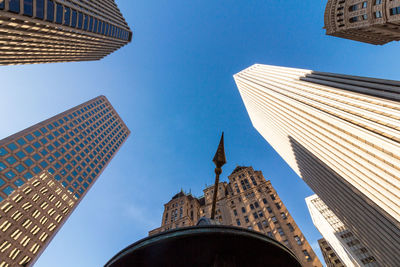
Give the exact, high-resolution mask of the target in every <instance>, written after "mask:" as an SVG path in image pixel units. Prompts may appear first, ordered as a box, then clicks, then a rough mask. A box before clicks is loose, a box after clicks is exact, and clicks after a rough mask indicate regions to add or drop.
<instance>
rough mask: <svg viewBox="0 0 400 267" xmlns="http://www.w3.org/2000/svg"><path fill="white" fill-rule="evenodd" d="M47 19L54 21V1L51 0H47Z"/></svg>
mask: <svg viewBox="0 0 400 267" xmlns="http://www.w3.org/2000/svg"><path fill="white" fill-rule="evenodd" d="M46 20H47V21H50V22H52V21H54V2H53V0H47V17H46Z"/></svg>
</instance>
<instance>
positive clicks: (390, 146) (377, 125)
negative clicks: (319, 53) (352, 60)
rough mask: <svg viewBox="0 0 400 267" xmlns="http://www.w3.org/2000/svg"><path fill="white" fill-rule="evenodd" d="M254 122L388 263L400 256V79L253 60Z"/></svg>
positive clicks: (247, 75) (249, 72) (248, 90)
mask: <svg viewBox="0 0 400 267" xmlns="http://www.w3.org/2000/svg"><path fill="white" fill-rule="evenodd" d="M234 78H235V81H236V84H237V86H238V88H239V92H240V94H241V97H242V99H243V102H244V104H245V106H246V109H247V111H248V113H249V116H250V119H251V121H252V123H253V126H254V127H255V128H256V129H257V130H258V132H259V133H260V134H261V135H262V136H263V137H264V138H265V139H266V140H267V141H268V142H269V144H270V145H271V146H272V147H273V148H274V149H275V150H276V151H277V152H278V153H279V154H280V156H281V157H282V158H283V159H284V160H285V161H286V162H287V163H288V164H289V165H290V167H291V168H292V169H293V170H294V171H295V172H296V173H297V174H298V175H299V176H300V177H301V178H302V179H303V180H304V181H305V182H306V183H307V184H308V185H309V186H310V187H311V189H312V190H313V191H314V192H315V193H316V194H317V195H318V196H319V197H320V198H321V199H322V200H323V202H324V203H325V204H326V205H327V206H328V207H329V209H331V210H332V212H333V213H334V214H335V215H336V216H337V217H338V218H339V220H340V221H342V222H343V224H344V225H345V226H346V227H347V228H348V229H349V230H350V231H351V232H352V233H353V234H354V235H355V236H356V237H357V238H358V239H359V240H360V241H362V242H363V243H364V244H365V245H366V246H367V247H368V248H369V249H370V251H371V253H372V254H373V255H374V256H376V260H377V261H378V262H379V263H380V264H381V265H386V266H396V265H397V264H398V262H399V261H400V256H399V253H398V251H399V249H400V223H399V221H400V192H399V184H400V131H399V129H400V127H399V126H400V125H399V122H400V102H399V101H400V82H397V81H389V80H382V79H373V78H365V77H356V76H349V75H341V74H333V73H323V72H315V71H310V70H303V69H294V68H284V67H276V66H268V65H259V64H256V65H253V66H251V67H249V68H248V69H245V70H244V71H242V72H240V73H238V74H236V75H235V76H234Z"/></svg>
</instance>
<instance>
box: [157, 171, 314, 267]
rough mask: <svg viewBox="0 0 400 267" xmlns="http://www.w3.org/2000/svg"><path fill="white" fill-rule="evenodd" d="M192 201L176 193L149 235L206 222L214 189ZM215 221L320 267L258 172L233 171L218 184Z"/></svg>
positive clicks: (279, 201)
mask: <svg viewBox="0 0 400 267" xmlns="http://www.w3.org/2000/svg"><path fill="white" fill-rule="evenodd" d="M203 192H204V196H203V197H200V198H196V197H193V196H192V195H191V194H185V193H184V192H180V193H178V194H176V195H175V196H174V197H173V198H172V199H171V200H170V201H169V202H168V203H167V204H165V205H164V213H163V217H162V222H161V227H160V228H157V229H154V230H152V231H150V232H149V235H153V234H156V233H160V232H163V231H167V230H170V229H174V228H177V227H185V226H194V225H196V224H197V221H198V219H199V218H201V217H208V218H210V215H211V206H212V198H213V193H214V185H212V186H209V187H207V188H206V189H204V190H203ZM215 219H216V220H217V221H218V222H219V223H221V224H223V225H232V226H239V227H243V228H248V229H252V230H255V231H258V232H261V233H264V234H266V235H268V236H269V237H272V238H275V239H276V240H278V241H279V242H281V243H282V244H284V245H286V246H287V247H288V248H290V249H291V250H292V251H293V252H294V253H295V254H296V256H297V257H298V259H299V260H300V262H301V264H302V265H303V266H305V267H306V266H310V267H311V266H322V264H321V262H320V261H319V259H318V257H317V256H316V255H315V253H314V251H313V250H312V248H311V246H310V244H309V243H308V242H307V240H306V238H305V237H304V235H303V234H302V232H301V230H300V229H299V227H298V226H297V225H296V222H295V221H294V220H293V218H292V216H291V215H290V213H289V211H288V210H287V209H286V207H285V205H284V204H283V202H282V201H281V199H280V198H279V196H278V194H277V192H276V191H275V189H274V188H273V187H272V185H271V182H270V181H266V180H265V178H264V176H263V174H262V172H261V171H254V169H253V168H252V167H236V168H235V170H234V171H233V172H232V174H231V175H230V176H229V182H228V183H227V182H220V183H219V188H218V196H217V205H216V216H215Z"/></svg>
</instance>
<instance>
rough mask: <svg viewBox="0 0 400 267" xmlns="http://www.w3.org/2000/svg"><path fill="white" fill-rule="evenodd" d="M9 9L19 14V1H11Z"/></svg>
mask: <svg viewBox="0 0 400 267" xmlns="http://www.w3.org/2000/svg"><path fill="white" fill-rule="evenodd" d="M8 3H9V9H10V11H11V12H14V13H19V11H20V8H19V0H9V2H8Z"/></svg>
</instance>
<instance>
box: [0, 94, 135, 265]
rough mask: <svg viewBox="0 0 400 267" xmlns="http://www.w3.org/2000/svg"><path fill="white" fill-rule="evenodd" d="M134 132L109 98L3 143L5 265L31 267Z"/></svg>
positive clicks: (0, 256) (0, 193) (0, 214)
mask: <svg viewBox="0 0 400 267" xmlns="http://www.w3.org/2000/svg"><path fill="white" fill-rule="evenodd" d="M129 134H130V131H129V129H128V128H127V127H126V125H125V124H124V122H123V121H122V120H121V118H120V117H119V116H118V114H117V112H116V111H115V110H114V108H113V107H112V106H111V104H110V103H109V102H108V100H107V99H106V98H105V97H104V96H99V97H97V98H95V99H93V100H90V101H88V102H86V103H83V104H81V105H79V106H77V107H74V108H72V109H70V110H67V111H65V112H63V113H61V114H59V115H56V116H54V117H52V118H50V119H48V120H45V121H43V122H41V123H38V124H36V125H34V126H32V127H30V128H27V129H25V130H23V131H21V132H19V133H16V134H14V135H12V136H10V137H7V138H5V139H3V140H1V141H0V266H1V267H8V266H10V267H11V266H17V265H18V266H32V265H33V264H34V262H35V261H36V260H37V258H38V257H39V256H40V254H41V253H42V252H43V250H44V249H45V248H46V246H47V245H48V244H49V242H50V241H51V239H52V238H53V237H54V235H55V234H56V233H57V231H58V230H59V229H60V228H61V226H62V224H63V223H64V222H65V221H66V220H67V218H68V216H69V215H70V214H71V213H72V211H73V210H74V209H75V208H76V206H77V205H78V204H79V202H80V201H81V200H82V198H83V197H84V196H85V195H86V193H87V192H88V191H89V189H90V188H91V186H92V185H93V184H94V182H95V181H96V180H97V178H98V177H99V176H100V174H101V173H102V171H103V170H104V168H105V167H106V166H107V165H108V163H109V162H110V160H111V159H112V158H113V157H114V155H115V154H116V153H117V151H118V150H119V148H120V147H121V145H122V144H123V143H124V142H125V140H126V139H127V137H128V136H129Z"/></svg>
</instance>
